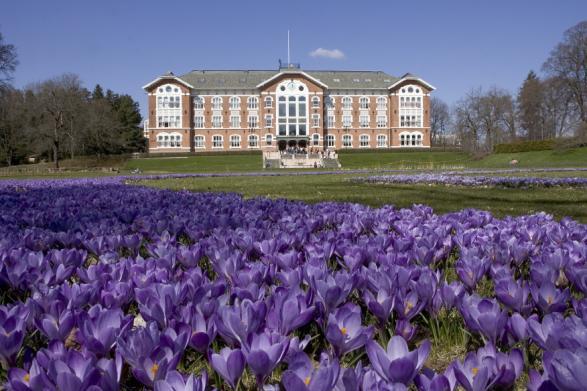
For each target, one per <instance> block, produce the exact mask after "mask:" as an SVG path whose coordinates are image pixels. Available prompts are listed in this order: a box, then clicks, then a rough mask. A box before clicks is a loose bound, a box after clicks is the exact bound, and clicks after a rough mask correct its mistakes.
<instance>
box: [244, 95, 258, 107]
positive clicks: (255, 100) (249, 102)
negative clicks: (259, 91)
mask: <svg viewBox="0 0 587 391" xmlns="http://www.w3.org/2000/svg"><path fill="white" fill-rule="evenodd" d="M247 107H248V108H249V110H257V109H258V108H259V98H257V97H256V96H250V97H249V99H247Z"/></svg>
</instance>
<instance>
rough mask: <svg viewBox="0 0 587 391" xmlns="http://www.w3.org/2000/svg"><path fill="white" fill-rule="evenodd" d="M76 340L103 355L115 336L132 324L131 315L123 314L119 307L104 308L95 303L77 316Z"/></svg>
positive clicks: (112, 343) (86, 347) (110, 346)
mask: <svg viewBox="0 0 587 391" xmlns="http://www.w3.org/2000/svg"><path fill="white" fill-rule="evenodd" d="M78 323H79V330H78V340H79V342H81V343H82V346H83V347H84V348H85V349H87V350H89V351H91V352H93V353H95V354H96V355H99V356H105V355H107V354H108V352H110V349H112V347H113V346H114V344H115V342H116V339H117V337H118V336H119V335H120V334H121V333H123V332H124V331H125V330H126V329H127V328H129V327H130V326H131V325H132V317H131V316H124V313H123V312H122V310H120V308H116V309H104V308H102V306H101V305H99V304H96V305H95V306H93V307H92V308H90V309H89V310H88V312H87V313H85V312H82V314H81V315H80V318H79V321H78Z"/></svg>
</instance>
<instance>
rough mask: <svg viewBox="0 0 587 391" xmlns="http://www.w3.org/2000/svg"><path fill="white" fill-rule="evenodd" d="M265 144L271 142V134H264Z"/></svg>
mask: <svg viewBox="0 0 587 391" xmlns="http://www.w3.org/2000/svg"><path fill="white" fill-rule="evenodd" d="M265 144H267V145H271V144H273V135H272V134H268V135H266V136H265Z"/></svg>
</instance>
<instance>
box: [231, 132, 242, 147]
mask: <svg viewBox="0 0 587 391" xmlns="http://www.w3.org/2000/svg"><path fill="white" fill-rule="evenodd" d="M240 147H241V136H239V135H237V134H233V135H231V136H230V148H240Z"/></svg>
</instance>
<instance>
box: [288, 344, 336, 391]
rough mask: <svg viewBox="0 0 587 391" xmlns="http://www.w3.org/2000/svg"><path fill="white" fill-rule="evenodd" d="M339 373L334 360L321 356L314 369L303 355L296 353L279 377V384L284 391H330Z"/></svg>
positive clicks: (308, 359)
mask: <svg viewBox="0 0 587 391" xmlns="http://www.w3.org/2000/svg"><path fill="white" fill-rule="evenodd" d="M339 372H340V366H339V364H338V360H336V359H330V358H329V357H328V356H327V355H325V354H322V356H321V357H320V363H319V364H318V365H317V366H316V367H315V366H314V365H313V364H312V361H311V360H310V358H309V357H308V356H307V355H306V354H305V353H298V354H296V356H295V357H294V358H293V359H292V360H291V361H290V362H289V364H288V369H287V371H285V372H284V373H283V375H282V376H281V383H282V384H283V386H284V387H285V389H286V391H309V390H312V391H314V390H315V391H330V390H332V389H333V388H334V386H335V385H336V383H337V381H338V376H339Z"/></svg>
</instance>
